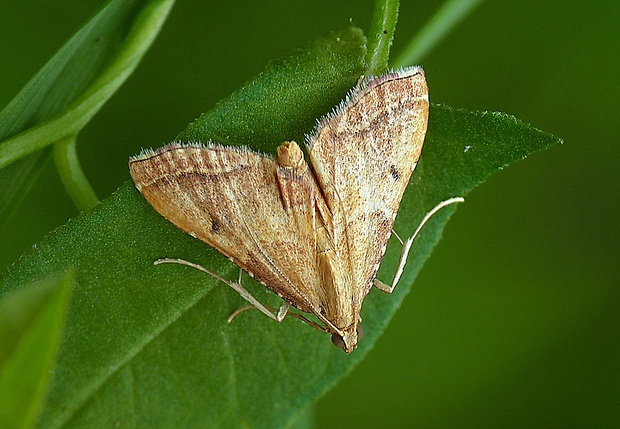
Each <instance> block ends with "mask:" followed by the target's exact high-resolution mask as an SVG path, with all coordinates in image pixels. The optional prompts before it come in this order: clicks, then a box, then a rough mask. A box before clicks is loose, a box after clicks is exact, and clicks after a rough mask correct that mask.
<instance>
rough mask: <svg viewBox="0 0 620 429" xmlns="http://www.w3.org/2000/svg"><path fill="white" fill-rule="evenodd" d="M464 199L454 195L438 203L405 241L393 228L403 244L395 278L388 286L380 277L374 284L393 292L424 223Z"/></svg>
mask: <svg viewBox="0 0 620 429" xmlns="http://www.w3.org/2000/svg"><path fill="white" fill-rule="evenodd" d="M463 201H465V199H464V198H462V197H453V198H448V199H447V200H445V201H442V202H440V203H439V204H437V205H436V206H435V207H433V208H432V210H431V211H429V212H428V213H426V215H425V216H424V218H423V219H422V221H421V222H420V224H419V225H418V228H417V229H416V230H415V232H414V233H413V235H412V236H411V237H409V238H408V239H407V240H406V241H404V242H403V240H402V239H401V238H400V237H399V236H398V234H396V231H394V230H392V233H394V236H395V237H396V238H397V239H398V241H400V244H401V245H402V248H401V250H400V259H399V260H398V267H397V268H396V273H395V274H394V280H392V285H391V286H388V285H387V284H385V283H383V282H382V281H380V280H378V279H375V280H374V282H373V284H374V286H375V287H376V288H377V289H379V290H381V291H382V292H385V293H392V292H393V291H394V288H395V287H396V285H397V284H398V281H399V280H400V277H401V276H402V275H403V271H404V270H405V264H406V263H407V256H408V255H409V251H410V250H411V245H412V244H413V240H414V239H415V238H416V237H417V236H418V234H419V233H420V231H421V230H422V227H423V226H424V224H425V223H426V222H427V221H428V220H429V219H430V218H431V217H432V216H433V215H434V214H435V213H437V212H438V211H439V210H441V209H442V208H444V207H445V206H448V205H450V204H454V203H462V202H463Z"/></svg>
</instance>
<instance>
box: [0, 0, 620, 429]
mask: <svg viewBox="0 0 620 429" xmlns="http://www.w3.org/2000/svg"><path fill="white" fill-rule="evenodd" d="M100 5H101V2H100V1H95V0H82V1H80V2H77V1H68V0H62V1H56V2H30V1H26V2H24V1H16V0H4V1H3V2H2V4H1V6H2V7H1V9H0V10H1V12H0V58H1V63H2V67H1V68H0V106H2V107H3V106H4V105H6V104H7V103H8V102H9V101H10V100H11V99H12V98H13V97H14V96H15V94H16V93H17V92H18V91H19V89H20V88H21V87H22V86H23V85H24V84H26V82H27V81H28V80H29V79H30V78H31V77H32V76H33V75H34V74H35V73H36V72H37V71H38V70H39V69H40V68H41V67H42V66H43V65H44V64H45V62H46V61H47V60H48V59H49V58H50V57H51V56H52V55H53V54H54V53H55V52H56V50H57V49H59V48H60V47H61V46H62V44H63V43H64V42H65V41H66V40H68V38H69V37H70V36H71V35H72V34H73V33H74V32H75V31H76V30H78V29H79V28H80V26H81V25H82V24H83V23H84V22H85V21H86V20H87V19H88V18H89V17H90V16H91V15H92V14H94V13H95V12H96V11H97V10H98V8H99V6H100ZM437 7H438V2H435V1H411V0H409V1H403V2H402V4H401V11H400V20H399V24H398V26H397V33H396V38H395V42H394V47H393V53H394V54H397V53H398V52H399V51H400V50H401V49H402V48H403V47H404V45H405V44H406V43H407V42H408V41H409V40H410V38H411V37H413V35H415V34H416V32H417V31H418V30H419V29H420V27H421V26H422V25H423V24H424V23H426V22H427V21H428V19H429V18H430V17H432V16H433V13H434V12H435V11H436V9H437ZM372 9H373V3H372V1H368V0H365V1H352V0H350V1H339V2H333V1H327V0H325V1H310V0H307V1H293V2H292V1H270V2H247V1H240V0H236V1H229V2H221V3H218V4H216V3H215V2H195V1H194V2H190V1H183V0H179V1H178V3H177V5H176V6H175V8H174V9H173V12H172V15H171V17H170V19H169V21H168V22H167V24H166V26H165V27H164V29H163V32H162V34H161V35H160V36H159V38H158V40H157V41H156V42H155V44H154V46H153V48H152V49H151V51H150V52H149V53H148V54H147V56H146V58H145V60H144V61H143V63H142V64H141V65H140V67H139V68H138V70H137V71H136V73H135V74H134V75H133V77H131V78H130V79H129V81H128V82H127V84H126V85H124V86H123V87H122V88H121V89H120V91H119V92H118V94H117V95H116V96H115V97H113V98H112V100H111V101H110V102H109V103H108V104H107V105H106V106H105V107H104V108H103V110H102V111H101V112H100V114H98V115H97V116H96V117H95V119H94V120H93V121H92V123H91V124H90V125H89V126H88V127H87V128H86V129H85V130H84V131H83V132H82V133H81V134H80V137H79V141H78V151H79V156H80V159H81V161H82V164H83V168H84V170H85V172H86V175H87V176H88V178H89V179H90V180H91V183H92V185H93V186H94V188H95V190H96V191H97V193H98V195H99V197H100V198H105V197H106V196H108V195H109V194H110V193H111V192H113V191H114V190H115V189H116V188H117V187H118V186H120V185H121V184H122V183H123V182H125V181H126V180H129V173H128V170H127V158H128V157H129V156H130V155H132V154H134V153H136V152H138V151H139V150H140V148H141V147H156V146H159V145H162V144H164V143H166V142H169V141H170V140H171V139H172V138H173V137H174V136H175V135H176V134H177V133H178V132H179V131H181V130H183V129H184V128H185V127H186V125H187V124H188V123H189V122H190V121H192V120H193V119H194V118H195V117H197V116H198V115H199V114H200V113H201V112H203V111H206V110H208V109H209V108H210V107H212V106H213V104H214V103H215V102H216V101H217V100H219V99H221V98H223V97H226V96H227V95H228V94H230V93H231V92H232V91H234V90H235V89H237V88H239V87H240V86H241V85H242V84H243V83H244V82H246V81H247V80H249V79H251V78H252V77H253V76H254V75H256V74H257V73H259V72H260V71H261V70H262V69H263V68H264V67H265V66H266V65H267V64H268V63H269V62H270V61H271V60H274V59H277V58H279V57H281V56H284V55H286V54H288V53H290V52H291V51H292V50H293V49H295V48H297V47H300V46H302V45H303V44H304V43H305V42H306V41H308V40H310V39H313V38H315V37H317V36H320V35H323V34H325V33H327V32H328V31H330V30H332V29H339V28H342V27H344V26H346V25H348V24H349V22H353V24H355V25H358V26H359V27H361V28H363V29H364V30H365V31H367V30H368V26H369V22H370V18H371V14H372ZM619 22H620V2H618V1H617V0H610V1H597V2H587V1H560V0H550V1H546V2H539V1H534V0H526V1H519V2H509V1H489V2H483V3H482V4H481V6H480V7H479V8H477V9H476V10H475V11H474V12H473V14H472V15H471V16H469V17H468V18H467V19H466V20H465V21H464V22H463V23H462V24H461V25H460V26H458V27H457V28H456V29H455V31H453V32H452V33H451V34H450V35H449V36H448V37H447V38H446V39H445V40H444V41H443V42H442V43H441V44H440V45H439V46H438V47H437V48H436V49H435V50H433V51H432V52H431V53H430V54H429V55H427V56H426V57H425V58H424V59H423V61H422V64H423V65H424V68H425V70H426V75H427V79H428V83H429V87H430V91H431V100H432V101H433V102H441V103H446V104H449V105H452V106H457V107H465V108H468V109H472V110H497V111H503V112H507V113H511V114H514V115H515V116H517V117H518V118H520V119H522V120H524V121H525V122H529V123H531V124H532V125H534V126H536V127H538V128H540V129H542V130H544V131H548V132H551V133H553V134H555V135H557V136H559V137H562V138H564V140H565V144H564V145H563V146H558V147H554V148H552V149H551V150H548V151H546V152H543V153H540V154H536V155H534V156H533V157H531V158H530V159H528V160H526V161H525V162H521V163H518V164H516V165H514V166H510V168H508V169H506V170H505V171H503V172H501V173H500V174H497V175H495V176H492V177H491V179H490V180H489V181H488V182H487V183H485V184H484V185H483V186H481V187H480V188H478V189H476V190H475V191H474V192H473V193H472V194H471V195H469V197H468V199H467V202H466V203H465V204H463V205H462V206H460V207H459V209H458V211H457V212H456V214H455V216H453V218H452V220H451V222H450V223H449V224H448V227H447V228H446V231H445V234H444V240H443V241H442V242H441V243H440V245H439V246H438V247H437V249H436V251H435V253H434V254H433V256H432V258H431V259H430V261H429V262H428V263H427V264H426V266H425V268H424V269H423V271H422V273H421V275H420V276H419V277H418V279H417V281H416V283H415V285H414V288H413V291H412V293H411V294H410V295H409V297H408V298H407V300H406V301H405V304H404V305H403V307H402V309H401V310H400V311H399V312H398V313H397V315H396V317H395V318H394V319H393V321H392V322H391V324H390V326H389V328H388V330H387V332H386V333H385V335H383V337H382V338H381V339H380V340H379V342H378V343H377V346H376V347H375V349H374V350H373V351H372V352H371V353H370V354H369V356H368V357H367V359H366V360H365V361H364V362H363V363H362V364H361V365H360V366H358V367H357V368H356V369H355V370H354V371H353V373H351V374H350V375H349V376H348V377H347V378H346V379H345V380H343V381H342V382H341V383H340V384H339V385H338V386H337V387H336V388H335V389H334V390H332V391H331V392H329V394H327V395H326V396H325V397H323V398H322V399H321V400H320V401H319V403H318V405H317V406H316V413H315V414H316V416H315V418H316V423H317V425H316V426H317V427H341V426H342V425H343V424H345V423H346V425H347V426H350V427H359V428H366V427H368V428H370V427H499V426H502V427H545V426H556V427H560V426H561V427H613V426H616V427H617V426H618V425H620V311H619V309H620V290H619V286H620V263H619V261H618V256H620V251H619V246H620V244H619V243H620V225H619V223H620V222H619V220H618V219H619V217H618V213H619V212H620V207H619V206H620V198H619V197H620V180H619V179H620V174H619V170H620V155H618V150H617V148H618V145H619V143H620V119H619V116H618V112H619V111H620V26H619V25H618V23H619ZM76 215H77V212H76V210H75V208H74V206H73V204H72V202H71V201H70V199H69V198H68V197H67V196H66V194H65V193H64V191H63V189H62V186H61V184H60V181H59V179H58V177H57V174H56V172H55V169H54V167H53V163H51V162H50V163H48V165H47V168H46V169H45V171H44V173H43V174H42V176H41V178H40V179H39V180H38V181H37V183H36V184H35V186H34V187H33V189H32V190H31V192H30V193H29V194H28V195H26V197H25V200H24V203H23V206H22V207H21V209H20V210H19V212H18V213H17V214H16V216H15V217H14V218H13V220H12V222H11V227H10V228H7V230H5V231H2V236H1V237H0V242H1V243H2V245H1V246H0V267H1V269H3V270H4V269H5V267H8V266H9V265H10V264H11V263H12V262H14V261H16V260H17V259H18V258H19V256H20V255H21V254H23V253H24V252H27V251H28V250H29V249H30V248H31V246H32V245H33V244H34V243H37V242H39V241H40V240H41V239H42V237H43V236H44V235H45V234H46V233H47V232H48V231H50V230H52V229H53V228H55V227H57V226H59V225H62V224H64V223H65V222H66V221H67V220H68V219H69V218H71V217H74V216H76ZM373 293H375V292H373ZM274 382H277V380H274Z"/></svg>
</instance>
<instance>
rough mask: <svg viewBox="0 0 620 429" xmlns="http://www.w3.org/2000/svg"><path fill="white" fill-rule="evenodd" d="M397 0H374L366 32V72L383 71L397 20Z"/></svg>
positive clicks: (372, 73)
mask: <svg viewBox="0 0 620 429" xmlns="http://www.w3.org/2000/svg"><path fill="white" fill-rule="evenodd" d="M398 4H399V1H398V0H376V1H375V11H374V14H373V17H372V24H371V25H370V31H369V34H368V53H367V55H366V61H367V62H368V69H367V74H369V75H375V76H376V75H379V74H381V73H383V72H384V71H385V69H386V68H387V66H388V60H389V58H390V47H391V46H392V40H393V39H394V31H395V29H396V21H397V20H398Z"/></svg>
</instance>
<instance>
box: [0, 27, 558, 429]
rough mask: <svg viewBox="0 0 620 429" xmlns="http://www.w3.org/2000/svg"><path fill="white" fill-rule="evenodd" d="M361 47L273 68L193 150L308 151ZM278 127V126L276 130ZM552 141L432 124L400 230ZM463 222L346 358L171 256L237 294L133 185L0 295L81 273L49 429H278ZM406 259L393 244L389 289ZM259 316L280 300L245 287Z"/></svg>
mask: <svg viewBox="0 0 620 429" xmlns="http://www.w3.org/2000/svg"><path fill="white" fill-rule="evenodd" d="M364 45H365V40H364V37H363V35H362V34H361V32H360V31H359V30H349V31H347V32H344V33H342V34H339V35H337V36H333V37H330V38H329V39H327V40H323V41H320V42H317V43H315V44H314V45H312V46H311V47H310V48H308V49H306V50H303V51H300V52H298V53H296V54H295V55H294V56H292V57H291V58H289V59H287V60H285V61H281V62H278V63H276V64H274V65H273V66H272V67H270V68H269V69H268V70H267V71H266V72H265V73H264V74H262V75H261V76H259V77H258V78H257V79H255V80H254V81H253V82H250V83H249V84H248V85H247V86H246V87H245V88H243V89H242V90H240V91H239V92H237V93H235V94H233V95H232V96H231V97H230V98H228V99H227V100H224V101H223V102H221V103H220V104H219V105H218V106H216V107H215V108H214V109H213V110H212V111H211V112H209V113H207V114H206V115H204V116H203V117H201V118H200V119H199V120H198V121H197V122H195V123H194V124H192V125H191V126H190V127H189V128H188V130H186V131H185V132H183V133H181V135H180V138H182V139H183V140H186V141H188V140H200V141H206V140H209V139H212V140H214V141H216V142H218V143H224V144H227V143H231V144H232V143H234V144H247V145H250V146H252V147H253V148H254V149H257V150H263V151H269V152H273V151H274V150H275V148H276V146H277V145H278V144H280V143H281V142H282V141H283V140H285V139H291V138H294V139H297V140H300V139H301V137H302V135H303V134H304V133H308V132H311V131H312V127H313V124H314V121H315V119H316V118H317V116H319V115H321V114H324V113H326V112H328V111H329V110H330V109H331V107H333V106H334V105H335V104H336V103H337V101H338V100H340V99H341V98H342V97H343V96H344V95H345V93H346V90H347V89H348V88H350V87H351V86H353V84H354V83H355V82H356V80H357V79H358V76H359V75H360V74H362V73H363V72H364V70H365V64H364V58H365V49H364ZM270 124H272V125H273V126H270ZM557 141H558V140H557V139H555V138H553V137H551V136H549V135H546V134H544V133H542V132H540V131H538V130H536V129H534V128H531V127H529V126H527V125H525V124H523V123H521V122H519V121H517V120H516V119H515V118H513V117H511V116H508V115H502V114H493V113H479V112H467V111H463V110H457V109H451V108H449V107H444V106H433V108H432V109H431V118H430V129H429V133H428V137H427V143H426V147H425V149H424V151H423V155H422V157H423V158H422V160H421V162H420V164H419V166H418V168H417V169H416V172H415V173H414V177H413V178H412V181H411V186H409V189H408V191H407V193H406V196H405V199H404V201H403V203H402V205H401V209H400V212H399V216H398V219H397V225H396V230H397V231H398V232H399V233H400V234H401V235H403V236H406V235H407V234H410V233H411V232H412V231H413V230H414V229H415V227H416V226H417V224H418V222H419V221H420V219H421V218H422V216H423V215H424V213H425V212H426V211H427V210H428V209H430V208H431V207H432V206H434V205H435V204H436V203H437V202H439V201H440V200H441V199H444V198H446V197H450V196H458V195H465V194H466V193H467V192H469V191H470V190H471V189H472V188H473V187H474V186H476V185H477V184H479V183H481V182H482V181H483V180H484V179H485V178H486V177H487V176H488V175H489V174H491V173H493V172H494V171H497V170H499V169H501V168H503V167H504V166H506V165H507V164H508V163H510V162H513V161H515V160H519V159H522V158H524V157H525V156H527V155H528V154H529V153H532V152H534V151H536V150H541V149H543V148H545V147H548V146H550V145H552V144H554V143H557ZM453 210H454V208H453V207H451V208H448V209H445V210H443V211H442V212H440V213H439V214H438V215H437V216H435V217H434V218H433V219H432V220H431V221H430V222H429V223H428V224H427V225H426V227H425V228H424V230H423V233H422V234H421V235H420V237H419V238H418V239H417V240H416V242H415V244H414V249H413V250H412V255H413V257H411V258H410V259H411V260H410V263H409V265H408V266H407V269H406V271H405V274H404V276H403V279H402V280H401V284H400V285H399V286H398V287H397V288H396V291H395V293H394V294H393V295H391V296H387V295H384V294H382V293H380V292H378V291H372V292H371V293H370V295H369V296H368V298H367V300H366V302H365V304H364V309H363V311H362V317H363V318H364V329H365V332H366V337H365V338H364V340H363V341H362V342H361V343H360V348H359V349H358V350H356V351H355V352H354V353H352V354H351V355H346V354H345V353H343V352H342V351H341V350H339V349H337V348H335V347H333V346H332V345H331V342H330V340H329V336H328V335H325V334H323V333H321V332H318V331H316V330H313V329H312V328H310V327H309V326H307V325H305V324H303V323H302V322H300V321H299V320H296V319H293V318H287V319H285V320H284V321H283V323H281V324H278V323H276V322H274V321H273V320H271V319H268V318H267V317H265V316H264V315H262V314H260V313H259V312H258V311H248V312H245V313H243V314H241V315H239V316H238V317H237V318H236V319H235V320H234V321H233V323H231V324H228V323H227V322H226V318H227V317H228V315H230V314H231V313H232V312H233V311H234V310H236V309H238V308H239V307H241V306H243V305H245V304H244V300H243V299H242V298H241V297H240V296H238V295H237V293H236V292H234V291H233V290H231V289H230V288H229V287H227V286H226V285H224V284H221V283H219V282H217V281H215V280H214V279H213V278H211V277H209V276H206V275H204V274H202V273H201V272H199V271H197V270H194V269H191V268H189V267H184V266H178V265H163V266H153V261H154V260H156V259H158V258H162V257H174V258H183V259H186V260H189V261H192V262H195V263H199V264H201V265H203V266H206V267H208V268H209V269H211V270H213V271H215V272H217V273H219V274H221V275H222V276H224V277H228V278H231V279H235V278H236V276H237V272H238V270H237V269H236V267H234V266H233V265H232V264H231V263H230V262H228V260H226V259H225V258H224V257H222V256H221V255H220V254H219V253H217V252H216V251H215V250H213V249H211V248H210V247H209V246H207V245H206V244H204V243H202V242H200V241H198V240H195V239H193V238H192V237H190V236H189V235H187V234H185V233H183V232H182V231H180V230H178V229H176V228H175V227H173V226H172V225H171V224H170V223H169V222H167V221H166V220H165V219H163V218H162V217H161V216H159V215H158V214H157V213H155V212H154V211H153V210H152V208H151V207H150V206H149V205H148V203H147V202H146V201H145V200H144V199H143V198H142V197H141V195H140V194H139V193H138V192H137V191H136V190H135V189H134V188H133V186H132V185H131V184H126V185H124V186H123V187H121V188H120V189H119V190H118V191H117V192H116V193H115V194H114V195H113V196H111V197H110V198H108V199H107V200H106V201H104V202H103V203H102V204H100V205H99V206H98V207H97V208H96V209H95V210H93V211H91V212H88V213H85V214H84V215H82V216H79V217H78V218H76V219H74V220H72V221H70V222H69V223H68V224H67V225H65V226H64V227H62V228H59V229H58V230H56V231H54V232H53V233H52V234H50V235H49V236H48V237H47V239H46V240H45V242H44V243H43V244H42V245H41V246H40V247H39V248H38V249H37V250H36V251H34V252H33V253H32V254H31V255H29V256H28V257H25V258H23V260H22V261H20V263H19V264H18V265H16V266H15V267H14V269H13V271H12V273H11V274H10V275H9V276H8V277H7V278H5V279H4V280H3V281H2V282H1V283H0V293H4V292H5V291H7V290H11V289H15V288H19V287H21V286H20V285H22V284H25V283H28V282H30V281H32V280H33V279H37V278H40V277H41V276H43V275H44V274H45V273H49V272H57V271H63V270H66V269H68V268H73V269H75V270H76V272H77V287H76V289H75V292H74V298H73V302H72V305H71V308H70V311H69V316H68V323H67V327H66V331H65V336H64V341H63V346H62V348H61V351H60V355H59V360H58V365H57V369H56V372H55V375H54V379H53V381H52V385H51V390H50V394H49V396H48V399H47V402H46V405H45V408H44V411H43V417H42V420H41V423H42V425H43V426H44V427H50V428H57V427H76V428H78V427H110V426H113V425H117V426H122V427H125V426H131V427H160V428H162V427H174V428H176V427H186V428H187V427H200V428H202V427H259V428H260V427H282V426H285V425H287V424H288V423H290V422H291V421H292V420H293V419H294V418H295V416H297V415H298V413H299V412H301V411H303V410H304V409H307V406H308V405H309V404H310V403H312V402H313V401H314V400H315V399H316V398H317V397H318V396H319V395H320V394H321V393H323V392H325V391H326V390H327V389H329V388H330V387H331V386H333V385H334V384H335V383H336V382H337V381H338V379H340V378H341V377H342V376H343V375H345V374H346V373H347V372H349V371H350V370H351V369H352V368H353V366H354V365H355V364H356V363H357V362H359V361H360V359H362V358H363V357H364V355H365V354H366V353H367V352H368V350H369V349H370V348H371V347H372V345H373V344H374V342H375V341H376V339H377V338H378V336H379V335H380V333H381V331H382V330H383V329H384V327H385V326H386V324H387V323H388V321H389V319H390V317H391V315H392V314H393V313H394V312H395V311H396V309H397V308H398V306H399V305H400V303H401V301H402V299H403V298H404V296H405V294H406V293H407V292H408V291H409V289H410V288H411V284H412V282H413V279H414V278H415V275H416V273H417V272H418V271H419V270H420V268H421V266H422V264H423V262H424V260H425V259H426V258H427V257H428V255H429V254H430V251H431V249H432V248H433V246H434V245H435V244H436V243H437V241H438V240H439V238H440V235H441V230H442V228H443V226H444V224H445V222H446V221H447V218H448V217H449V214H450V213H451V212H453ZM399 251H400V249H399V248H398V246H395V245H392V246H391V248H390V249H389V250H388V254H387V255H386V257H385V258H384V263H383V266H382V269H381V272H380V276H382V278H384V279H386V278H391V275H392V273H393V269H394V267H395V265H396V263H397V259H398V254H399ZM244 284H245V286H246V287H247V288H248V289H249V290H250V291H251V292H252V294H253V295H255V296H256V297H257V298H258V299H259V300H260V301H261V302H264V303H266V304H268V305H272V306H277V305H278V304H279V299H278V298H277V297H276V296H275V295H273V294H272V293H270V292H268V291H267V290H266V289H265V288H263V287H262V286H260V285H259V284H257V283H256V282H254V281H252V280H251V279H249V278H248V277H247V276H246V277H245V278H244Z"/></svg>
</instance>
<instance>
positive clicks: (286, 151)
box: [278, 141, 304, 168]
mask: <svg viewBox="0 0 620 429" xmlns="http://www.w3.org/2000/svg"><path fill="white" fill-rule="evenodd" d="M278 164H279V165H280V166H281V167H285V168H300V167H302V166H303V165H304V153H303V152H302V151H301V149H300V148H299V145H297V143H295V142H294V141H290V142H284V143H283V144H282V145H280V146H279V147H278Z"/></svg>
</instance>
